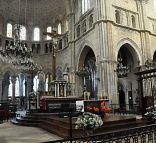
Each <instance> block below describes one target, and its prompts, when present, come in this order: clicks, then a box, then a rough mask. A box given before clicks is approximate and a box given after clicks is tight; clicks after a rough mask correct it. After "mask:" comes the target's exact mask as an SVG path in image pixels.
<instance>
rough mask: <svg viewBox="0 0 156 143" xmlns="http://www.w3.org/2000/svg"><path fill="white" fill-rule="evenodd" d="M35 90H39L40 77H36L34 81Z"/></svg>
mask: <svg viewBox="0 0 156 143" xmlns="http://www.w3.org/2000/svg"><path fill="white" fill-rule="evenodd" d="M33 83H34V85H33V90H34V91H35V92H36V91H37V90H38V84H39V78H38V75H36V76H35V77H34V79H33Z"/></svg>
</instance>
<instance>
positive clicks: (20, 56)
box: [0, 24, 34, 69]
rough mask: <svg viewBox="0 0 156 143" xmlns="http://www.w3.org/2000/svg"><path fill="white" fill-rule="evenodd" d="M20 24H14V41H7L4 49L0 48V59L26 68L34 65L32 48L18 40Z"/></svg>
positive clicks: (17, 66)
mask: <svg viewBox="0 0 156 143" xmlns="http://www.w3.org/2000/svg"><path fill="white" fill-rule="evenodd" d="M20 31H21V25H19V24H15V25H14V33H15V34H14V42H13V43H12V42H9V43H8V44H7V45H6V47H5V49H1V50H0V56H1V59H2V61H4V62H7V63H11V64H13V65H14V66H15V67H16V68H20V69H23V68H24V69H28V68H32V67H33V66H34V61H33V60H32V50H31V49H30V50H28V48H27V47H26V44H25V43H23V42H22V41H21V40H20Z"/></svg>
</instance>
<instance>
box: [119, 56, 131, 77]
mask: <svg viewBox="0 0 156 143" xmlns="http://www.w3.org/2000/svg"><path fill="white" fill-rule="evenodd" d="M116 72H117V75H118V78H123V77H127V75H128V72H129V68H128V67H127V66H124V65H123V59H122V57H121V56H119V57H118V63H117V69H116Z"/></svg>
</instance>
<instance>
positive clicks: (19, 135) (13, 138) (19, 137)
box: [0, 122, 61, 143]
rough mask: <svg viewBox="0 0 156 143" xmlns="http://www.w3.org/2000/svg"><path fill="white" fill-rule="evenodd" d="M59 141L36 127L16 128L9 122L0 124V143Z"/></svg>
mask: <svg viewBox="0 0 156 143" xmlns="http://www.w3.org/2000/svg"><path fill="white" fill-rule="evenodd" d="M58 139H61V138H60V137H58V136H56V135H53V134H51V133H49V132H46V131H45V130H42V129H40V128H36V127H27V126H18V125H13V124H12V123H10V122H5V123H2V124H0V143H41V142H44V141H53V140H58Z"/></svg>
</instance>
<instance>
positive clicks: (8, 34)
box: [7, 23, 12, 37]
mask: <svg viewBox="0 0 156 143" xmlns="http://www.w3.org/2000/svg"><path fill="white" fill-rule="evenodd" d="M7 37H12V24H10V23H8V24H7Z"/></svg>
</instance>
